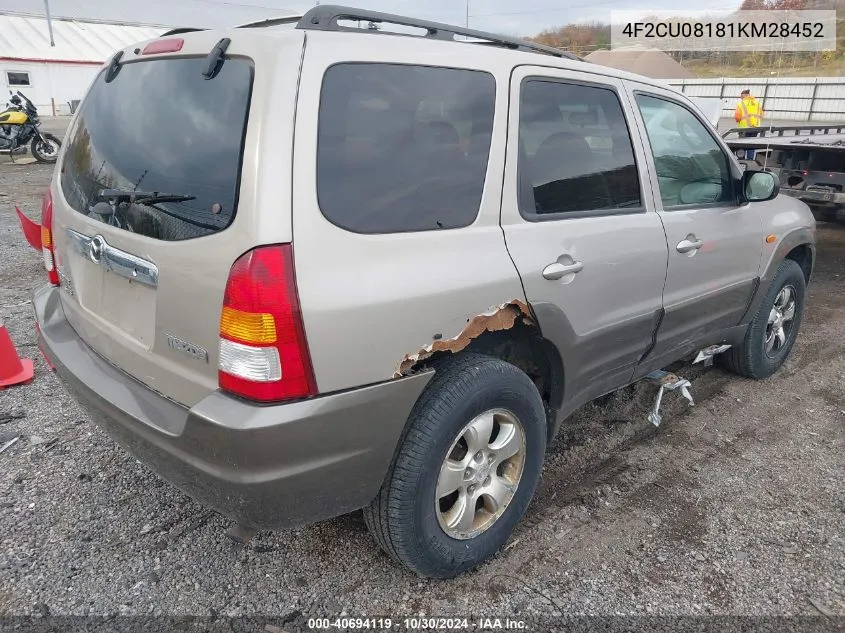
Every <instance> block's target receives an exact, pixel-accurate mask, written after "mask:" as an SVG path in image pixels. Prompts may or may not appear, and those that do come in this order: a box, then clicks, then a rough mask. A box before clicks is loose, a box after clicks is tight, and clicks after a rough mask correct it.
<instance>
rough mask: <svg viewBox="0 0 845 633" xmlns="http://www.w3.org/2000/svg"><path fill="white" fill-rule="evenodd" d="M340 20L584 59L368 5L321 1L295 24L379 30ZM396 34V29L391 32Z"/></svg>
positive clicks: (308, 27) (312, 28) (311, 28)
mask: <svg viewBox="0 0 845 633" xmlns="http://www.w3.org/2000/svg"><path fill="white" fill-rule="evenodd" d="M339 20H353V21H355V20H360V21H361V22H371V23H374V24H382V23H384V24H395V25H399V26H409V27H412V28H419V29H424V30H425V31H426V35H425V36H424V37H429V38H432V39H438V40H446V41H455V36H456V35H458V36H462V37H469V38H472V39H477V40H482V42H481V43H485V44H492V45H495V46H502V47H504V48H510V49H513V50H520V51H530V52H533V53H543V54H545V55H552V56H554V57H562V58H565V59H573V60H576V61H585V60H583V59H581V58H580V57H578V56H577V55H574V54H572V53H569V52H567V51H562V50H560V49H558V48H552V47H551V46H543V45H542V44H534V43H533V42H528V41H525V40H521V39H517V38H513V37H506V36H504V35H496V34H494V33H487V32H485V31H476V30H473V29H468V28H463V27H460V26H452V25H449V24H441V23H439V22H428V21H426V20H417V19H416V18H408V17H403V16H399V15H394V14H391V13H379V12H378V11H369V10H367V9H353V8H351V7H343V6H335V5H318V6H316V7H314V8H313V9H310V10H309V11H308V12H307V13H306V14H305V15H303V16H302V19H301V20H300V21H299V23H298V24H297V26H296V28H298V29H303V30H308V31H354V32H365V33H380V31H378V30H377V29H357V28H350V27H344V26H340V25H339V24H338V21H339ZM391 35H396V33H391Z"/></svg>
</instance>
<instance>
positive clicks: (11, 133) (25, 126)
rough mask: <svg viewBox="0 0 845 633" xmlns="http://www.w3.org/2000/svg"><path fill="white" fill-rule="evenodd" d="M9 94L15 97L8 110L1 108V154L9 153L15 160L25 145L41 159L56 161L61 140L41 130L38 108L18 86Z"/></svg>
mask: <svg viewBox="0 0 845 633" xmlns="http://www.w3.org/2000/svg"><path fill="white" fill-rule="evenodd" d="M9 94H10V95H12V98H11V99H9V103H8V104H7V105H6V110H4V111H3V112H0V154H9V155H10V156H11V158H12V160H14V158H15V154H25V153H26V145H27V143H30V147H29V149H30V151H31V152H32V155H33V157H35V160H37V161H38V162H39V163H55V162H56V159H57V158H58V157H59V149H60V148H61V146H62V143H61V141H60V140H59V139H58V138H56V137H55V136H53V135H52V134H47V133H46V132H45V133H42V132H41V131H40V130H39V129H38V127H39V126H40V125H41V120H40V119H39V118H38V109H37V108H36V107H35V105H34V104H33V103H32V101H30V100H29V99H27V98H26V96H25V95H24V94H23V93H22V92H21V91H20V90H19V91H18V92H17V93H13V92H12V91H11V90H10V91H9Z"/></svg>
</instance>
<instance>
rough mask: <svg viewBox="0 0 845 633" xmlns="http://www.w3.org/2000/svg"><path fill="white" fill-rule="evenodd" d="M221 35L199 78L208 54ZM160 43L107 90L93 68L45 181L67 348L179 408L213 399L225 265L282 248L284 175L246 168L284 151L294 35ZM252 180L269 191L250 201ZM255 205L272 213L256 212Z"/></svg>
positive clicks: (297, 53) (286, 234)
mask: <svg viewBox="0 0 845 633" xmlns="http://www.w3.org/2000/svg"><path fill="white" fill-rule="evenodd" d="M224 37H225V38H229V39H230V44H229V46H228V49H227V51H226V55H225V57H224V58H223V60H222V62H221V64H220V65H219V66H218V69H217V72H216V75H213V76H212V77H211V78H208V77H207V76H205V75H204V71H206V69H207V68H208V66H209V61H210V60H209V57H208V56H209V52H210V51H212V50H213V49H214V47H215V45H216V44H217V43H218V42H219V41H220V40H221V39H222V38H224ZM169 40H172V41H170V43H169V44H168V43H164V44H163V42H164V41H168V38H164V40H155V41H154V42H156V44H157V48H158V50H159V51H163V52H162V53H160V54H147V55H145V54H144V53H143V52H142V51H143V49H144V44H141V45H140V46H139V47H138V48H135V47H133V48H132V49H131V50H126V51H124V55H123V58H122V60H121V62H122V63H121V64H120V66H119V69H118V71H117V73H116V74H114V75H113V76H112V77H111V78H110V80H109V72H108V70H107V69H106V70H104V71H103V72H101V73H100V75H99V76H98V77H97V79H96V80H95V81H94V83H93V84H92V86H91V88H90V89H89V92H88V94H87V95H86V98H85V99H84V101H83V103H82V105H81V106H80V108H79V111H78V113H77V115H76V117H75V119H74V122H73V123H72V125H71V128H70V129H69V131H68V135H67V137H66V143H65V149H64V152H63V155H62V159H61V162H60V167H59V170H58V171H57V174H56V176H55V178H54V182H53V187H52V195H53V205H54V211H53V239H54V243H55V245H56V257H57V268H58V270H59V278H60V282H61V283H60V286H61V289H62V291H63V292H61V296H62V302H63V306H64V309H65V313H66V315H67V318H68V320H69V321H70V323H71V325H72V326H73V327H74V329H75V330H76V332H77V333H78V334H79V336H80V337H81V338H82V339H83V340H84V341H86V342H87V343H88V345H90V346H91V347H92V348H93V349H94V350H95V351H96V352H97V353H98V354H100V355H101V356H102V357H104V358H105V359H106V360H108V361H109V362H111V363H112V364H113V365H115V366H116V367H118V368H119V369H121V370H122V371H124V372H125V373H127V374H129V375H131V376H133V377H134V378H136V379H138V380H139V381H141V382H143V383H145V384H146V385H148V386H149V387H150V388H152V389H154V390H155V391H157V392H159V393H161V394H162V395H164V396H167V397H168V398H170V399H172V400H174V401H176V402H179V403H182V404H185V405H187V406H193V405H194V404H196V403H197V402H199V401H200V400H201V399H202V398H203V397H205V396H206V395H208V394H209V393H210V392H212V391H214V390H215V389H216V388H217V367H218V348H219V327H220V315H221V309H222V303H223V295H224V290H225V287H226V281H227V277H228V274H229V271H230V268H231V266H232V264H233V262H234V261H235V260H236V259H237V258H238V257H239V256H240V255H241V254H243V253H244V252H246V251H248V250H250V249H251V248H253V247H255V246H256V245H257V244H259V243H260V242H261V241H264V242H269V243H274V242H284V241H289V239H290V213H289V201H290V194H289V174H290V170H289V169H288V170H287V172H285V171H282V170H280V171H279V173H276V174H275V175H274V176H273V178H271V179H266V177H265V178H261V176H262V169H264V168H265V167H266V168H268V169H269V168H271V167H278V165H275V164H274V163H273V161H272V160H271V161H269V162H268V164H267V165H266V166H262V165H261V161H260V159H259V149H260V147H259V146H260V143H259V139H262V138H264V137H265V136H270V137H272V138H271V144H273V145H275V146H276V147H277V148H278V147H287V148H288V149H287V150H286V152H287V154H288V155H289V154H290V149H289V148H290V143H291V136H292V114H293V109H294V106H295V103H294V100H295V90H294V89H292V88H291V86H295V85H296V80H297V73H298V68H299V62H300V59H301V54H302V47H303V42H304V38H303V35H302V34H301V33H299V32H296V31H289V32H285V33H275V34H273V33H260V34H256V33H255V32H254V31H251V30H231V31H227V32H223V33H221V32H216V33H215V32H201V33H192V34H186V35H179V36H178V37H175V38H169ZM177 48H178V52H177V51H176V50H175V49H177ZM168 49H170V50H168ZM280 82H281V83H282V84H283V85H285V86H286V88H285V89H284V90H279V89H278V88H276V86H277V85H278V84H279V83H280ZM272 114H275V115H276V116H277V117H281V122H280V121H279V119H277V118H276V117H273V116H271V115H272ZM285 117H287V121H286V122H285ZM269 146H270V145H268V147H269ZM265 149H266V148H265ZM286 176H287V177H286ZM259 180H264V181H268V183H269V184H268V185H267V186H263V185H262V187H261V189H260V191H259V188H258V186H257V183H258V181H259ZM270 200H272V208H271V209H267V210H268V211H272V214H266V213H265V214H262V213H259V210H260V209H262V208H265V209H266V208H267V207H268V206H270V204H269V203H268V201H270ZM285 200H287V202H285ZM267 218H270V219H267ZM259 236H260V238H259Z"/></svg>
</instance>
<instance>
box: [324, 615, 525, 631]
mask: <svg viewBox="0 0 845 633" xmlns="http://www.w3.org/2000/svg"><path fill="white" fill-rule="evenodd" d="M308 628H309V629H314V630H332V629H334V630H338V629H339V630H368V629H371V630H376V631H379V630H381V631H389V630H399V631H432V630H435V631H460V630H465V631H507V630H509V631H519V630H524V629H526V624H525V622H524V621H523V620H515V619H511V618H475V619H471V618H426V617H412V618H401V619H398V618H397V619H394V618H348V617H343V618H310V619H309V620H308Z"/></svg>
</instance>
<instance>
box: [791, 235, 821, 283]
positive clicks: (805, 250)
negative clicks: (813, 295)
mask: <svg viewBox="0 0 845 633" xmlns="http://www.w3.org/2000/svg"><path fill="white" fill-rule="evenodd" d="M814 258H815V257H814V253H813V249H812V248H811V247H810V245H809V244H799V245H798V246H796V247H794V248H793V249H792V250H791V251H789V252H788V253H787V254H786V255H785V256H784V259H791V260H792V261H794V262H795V263H796V264H798V265H799V266H800V267H801V270H802V271H803V273H804V281H806V282H807V283H808V284H809V283H810V277H812V275H813V263H814Z"/></svg>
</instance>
